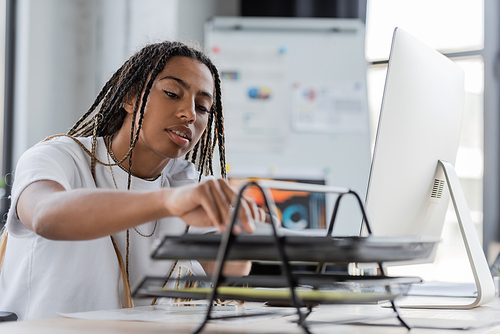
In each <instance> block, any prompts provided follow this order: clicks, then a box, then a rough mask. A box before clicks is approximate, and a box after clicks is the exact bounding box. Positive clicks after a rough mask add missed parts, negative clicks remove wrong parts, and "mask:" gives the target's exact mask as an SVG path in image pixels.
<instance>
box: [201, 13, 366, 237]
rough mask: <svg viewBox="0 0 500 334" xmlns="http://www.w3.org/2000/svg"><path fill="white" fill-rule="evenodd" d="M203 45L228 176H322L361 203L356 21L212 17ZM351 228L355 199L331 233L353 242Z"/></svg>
mask: <svg viewBox="0 0 500 334" xmlns="http://www.w3.org/2000/svg"><path fill="white" fill-rule="evenodd" d="M205 48H206V51H207V53H208V54H209V55H210V57H211V58H212V60H213V61H214V63H215V64H216V66H217V67H218V69H219V71H220V73H221V81H222V92H223V104H224V115H225V132H226V159H227V165H228V176H229V177H271V178H277V179H312V180H318V179H324V180H325V182H326V184H327V185H332V186H342V187H348V188H351V189H353V190H354V191H357V192H358V193H359V194H360V195H361V197H362V198H364V197H365V193H366V188H367V183H368V175H369V169H370V163H371V156H370V155H371V153H370V133H369V117H368V103H367V92H366V69H367V62H366V60H365V56H364V25H363V23H362V22H361V21H359V20H355V19H319V18H316V19H305V18H241V17H216V18H213V19H211V20H210V21H208V22H207V23H206V25H205ZM332 197H333V196H330V197H328V198H327V203H326V205H327V217H328V215H329V213H330V212H331V210H332V208H333V200H334V199H335V198H334V197H333V198H332ZM327 220H329V219H328V218H327ZM360 224H361V214H360V212H359V208H358V206H357V203H356V201H355V200H354V199H353V198H345V199H343V200H342V204H341V208H340V212H339V216H338V219H337V221H336V223H335V228H334V233H335V234H336V235H358V233H359V231H360Z"/></svg>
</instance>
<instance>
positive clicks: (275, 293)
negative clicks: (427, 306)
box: [134, 272, 422, 304]
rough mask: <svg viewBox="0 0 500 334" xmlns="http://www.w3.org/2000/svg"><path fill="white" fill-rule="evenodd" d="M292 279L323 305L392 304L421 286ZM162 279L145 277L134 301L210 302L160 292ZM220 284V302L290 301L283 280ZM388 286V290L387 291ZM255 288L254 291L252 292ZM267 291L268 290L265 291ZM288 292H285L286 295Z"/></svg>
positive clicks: (188, 293)
mask: <svg viewBox="0 0 500 334" xmlns="http://www.w3.org/2000/svg"><path fill="white" fill-rule="evenodd" d="M292 277H293V279H294V280H295V281H296V282H297V283H298V284H299V285H301V286H308V287H310V288H314V289H315V290H314V291H311V290H310V289H309V290H303V291H300V289H299V291H298V294H299V297H301V298H302V300H303V301H305V302H307V303H309V302H316V303H322V304H350V303H366V302H378V301H381V300H385V301H387V300H394V299H395V298H397V297H400V296H402V295H406V294H407V292H408V290H409V287H410V285H411V284H413V283H421V282H422V280H421V279H420V278H419V277H382V276H350V275H339V274H327V273H325V274H315V273H308V272H302V273H300V272H298V273H293V274H292ZM164 280H165V278H164V277H152V276H148V277H145V278H144V279H143V281H142V282H141V283H140V284H139V285H138V286H137V287H136V288H135V289H134V297H136V298H147V297H167V298H192V299H209V297H210V295H209V294H210V292H211V290H212V288H184V289H165V288H161V286H162V285H163V282H164ZM180 281H194V282H204V283H209V282H211V277H207V276H185V277H183V278H181V279H180ZM222 282H223V283H225V284H227V285H229V286H223V287H219V288H218V296H219V298H221V299H244V300H247V301H255V302H283V300H289V299H290V295H289V289H285V290H283V289H277V288H280V287H284V286H286V285H287V281H286V279H285V278H284V277H282V276H248V277H225V278H224V279H223V280H222ZM234 285H238V286H234ZM242 285H248V286H249V287H248V288H242V287H241V286H242ZM387 286H391V289H390V290H389V291H388V290H387V289H386V287H387ZM253 287H257V288H253ZM266 288H267V289H266ZM287 290H288V291H287Z"/></svg>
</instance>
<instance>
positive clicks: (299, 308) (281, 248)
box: [134, 181, 434, 334]
mask: <svg viewBox="0 0 500 334" xmlns="http://www.w3.org/2000/svg"><path fill="white" fill-rule="evenodd" d="M268 184H270V186H269V187H266V186H265V183H264V185H261V184H260V183H258V182H254V181H251V182H248V183H246V184H245V185H244V186H243V187H242V188H241V190H240V192H239V194H238V197H237V201H236V204H235V206H234V211H233V214H232V218H231V222H230V224H229V226H228V227H227V230H226V231H225V233H224V234H222V235H221V236H220V244H219V246H218V251H217V256H216V267H215V272H214V274H213V276H212V278H211V281H210V282H211V284H212V287H211V290H210V292H209V293H201V294H200V293H196V292H192V291H187V292H186V291H182V289H181V290H172V291H169V292H162V290H161V289H156V290H155V289H150V287H151V285H152V282H153V285H154V282H155V279H154V278H150V277H149V278H146V279H145V280H144V281H143V282H142V283H141V284H140V285H139V286H138V287H137V288H136V289H135V292H134V297H151V296H155V297H174V298H193V299H205V298H206V299H208V300H209V303H208V306H207V311H206V314H205V318H204V320H203V321H202V323H201V324H200V325H199V326H198V327H197V328H196V329H195V330H194V331H193V333H195V334H197V333H200V332H201V331H202V330H203V328H204V327H205V325H206V324H207V323H208V322H210V321H213V320H221V319H230V318H237V317H245V316H252V317H255V316H260V315H262V316H263V315H269V314H276V312H273V311H272V310H270V311H263V312H261V313H258V314H255V313H254V314H237V315H233V314H232V315H224V316H212V309H213V304H214V303H213V302H214V301H217V300H218V299H239V298H234V296H228V295H227V294H224V292H223V291H219V290H220V289H219V287H221V285H222V284H228V283H229V284H231V283H239V282H248V281H249V280H250V281H252V280H253V281H254V282H255V283H257V282H258V281H259V279H262V278H259V277H253V278H252V277H251V276H250V277H248V278H234V277H225V276H224V275H223V274H222V269H223V268H224V264H225V262H226V261H228V260H234V259H235V258H232V257H230V256H229V255H230V251H231V249H233V248H237V242H238V236H237V235H235V234H234V233H233V229H234V226H235V224H236V223H237V217H238V212H239V210H240V207H241V199H242V196H243V193H244V191H245V190H246V189H247V188H248V187H249V186H255V187H257V188H258V189H259V190H260V191H261V192H262V195H263V197H264V205H265V208H267V210H268V212H269V213H272V212H273V211H272V206H271V203H273V204H274V202H272V196H270V191H269V188H275V187H274V186H272V184H273V182H270V183H268ZM276 188H279V187H276ZM282 189H284V188H282ZM328 192H336V193H338V197H337V199H336V201H335V205H334V209H333V213H332V217H331V220H330V225H329V227H328V230H327V235H326V236H324V237H321V238H322V239H324V238H325V237H326V238H328V239H331V236H332V232H333V227H334V223H335V219H336V217H337V213H338V211H339V206H340V201H341V199H342V198H343V197H344V196H345V195H350V196H354V197H355V198H356V200H357V203H358V205H359V208H360V210H361V213H362V215H363V222H364V224H365V227H366V231H367V232H368V235H369V237H352V238H351V237H346V239H345V240H350V241H352V240H358V239H359V240H363V239H366V240H370V236H371V235H372V230H371V227H370V224H369V221H368V217H367V215H366V212H365V209H364V206H363V202H362V201H361V198H360V197H359V195H358V194H357V193H356V192H354V191H352V190H350V189H346V188H338V190H336V191H328ZM270 218H271V224H270V225H271V226H272V244H273V245H274V247H275V250H276V253H277V254H275V256H276V255H277V260H278V261H279V263H280V266H281V276H280V277H272V278H269V277H266V281H267V282H266V284H267V286H276V287H286V288H289V289H290V295H289V303H290V305H291V306H292V307H293V308H294V309H295V310H296V314H297V317H298V319H297V324H298V325H299V326H301V327H302V328H303V330H304V331H305V332H306V333H310V330H309V327H310V326H312V325H320V324H346V323H359V322H363V321H367V320H379V319H385V318H389V317H391V318H392V317H396V318H397V319H398V320H399V322H400V323H401V325H402V326H404V327H405V328H407V329H408V330H410V328H411V327H410V326H409V325H408V324H407V323H406V321H405V320H404V319H403V318H402V317H401V315H400V314H399V312H398V308H397V307H396V305H395V303H394V299H396V298H397V297H398V296H399V295H400V294H398V293H394V292H393V291H392V290H393V286H392V285H393V284H392V283H396V284H400V283H402V284H411V283H415V282H420V279H419V278H395V277H389V276H387V275H386V273H385V270H384V267H383V266H382V262H385V261H389V260H391V259H387V260H384V261H375V262H377V265H378V270H379V275H374V276H351V275H331V274H325V273H321V271H322V270H321V268H322V267H323V266H324V264H325V263H324V262H321V261H320V262H318V264H317V271H316V273H315V274H300V273H299V274H298V273H293V272H292V269H291V265H290V260H289V256H287V252H286V251H285V250H286V246H287V245H286V237H284V236H282V235H280V234H279V233H278V230H277V227H276V226H278V223H277V222H276V219H277V218H276V217H275V216H274V215H273V214H270ZM193 237H194V238H196V237H195V236H193ZM199 237H200V236H198V238H199ZM305 238H307V237H305ZM356 238H358V239H356ZM372 238H373V237H372ZM340 239H341V238H340ZM433 245H434V244H433V243H431V247H424V250H425V252H423V253H418V254H417V256H419V257H425V256H426V255H427V254H428V253H429V252H430V251H431V250H432V247H433ZM160 247H161V246H160ZM417 248H418V247H417ZM205 253H206V252H205ZM250 253H251V252H250ZM163 256H168V255H165V254H164V255H163ZM205 256H206V254H205ZM154 257H155V255H154V254H153V258H154ZM200 257H203V255H202V254H201V252H200ZM292 257H293V256H292ZM158 258H166V257H162V256H159V257H158ZM176 258H178V257H176ZM191 259H192V257H191ZM197 259H200V258H197ZM239 259H240V260H243V258H239ZM245 259H246V258H245ZM292 260H293V259H292ZM350 262H358V261H356V259H353V260H352V261H350ZM365 262H370V261H365ZM371 262H374V261H371ZM325 279H326V280H328V281H330V282H331V281H334V282H345V281H347V282H366V281H374V282H376V284H378V285H381V286H383V287H385V291H386V293H387V294H386V297H384V298H380V297H378V301H381V300H384V301H389V302H390V304H391V307H392V309H393V312H392V313H391V314H388V315H383V316H374V317H369V318H367V317H365V318H362V319H349V320H336V321H308V320H306V319H307V317H308V315H309V314H310V313H311V312H312V307H313V304H312V303H311V302H310V301H309V302H308V301H306V302H305V301H304V300H303V299H302V298H301V297H300V291H299V293H298V292H297V287H299V285H300V284H304V283H306V284H311V285H315V284H316V283H315V282H321V281H322V280H323V281H324V280H325ZM189 280H200V281H202V280H204V279H203V278H202V277H190V278H189ZM206 280H208V278H205V281H206ZM156 281H157V282H158V281H160V278H157V279H156ZM318 284H320V283H318ZM241 300H247V301H251V300H252V298H248V296H246V297H245V296H243V297H242V298H241ZM255 301H262V300H260V299H258V298H257V299H256V300H255ZM319 302H320V303H321V301H319ZM326 303H328V302H326ZM333 303H342V301H335V302H333ZM346 303H349V301H346Z"/></svg>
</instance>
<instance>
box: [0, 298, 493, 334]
mask: <svg viewBox="0 0 500 334" xmlns="http://www.w3.org/2000/svg"><path fill="white" fill-rule="evenodd" d="M391 311H392V310H390V309H386V308H382V307H380V306H378V305H329V306H321V307H319V308H317V309H315V311H314V312H313V313H312V314H311V315H310V316H309V317H308V320H332V319H345V318H347V317H355V316H358V317H359V316H367V315H376V314H384V313H387V312H391ZM401 314H402V316H403V317H404V318H405V320H407V321H408V322H409V323H410V324H411V323H412V322H418V323H419V324H428V325H432V324H435V323H438V322H441V323H443V322H444V323H445V324H446V325H447V326H459V325H464V324H466V323H469V324H475V325H478V324H482V323H492V322H495V321H497V322H498V321H500V298H498V297H496V298H495V299H494V300H493V301H492V302H491V303H489V304H487V305H485V306H481V307H478V308H475V309H472V310H410V309H406V310H401ZM291 319H294V317H293V316H289V317H284V318H277V319H272V320H265V321H259V322H254V323H251V324H245V325H241V324H239V325H227V324H214V323H210V324H208V325H207V326H206V327H205V329H204V330H203V331H202V333H206V334H209V333H304V332H303V330H302V329H301V328H300V327H298V326H297V325H296V324H294V323H290V320H291ZM196 325H197V324H195V323H151V322H137V321H105V320H99V321H93V320H79V319H70V318H53V319H44V320H34V321H25V322H6V323H0V333H2V334H14V333H15V334H58V333H61V334H62V333H64V334H79V333H93V334H118V333H120V334H121V333H145V334H149V333H155V334H156V333H191V331H192V330H193V329H194V328H195V327H196ZM311 331H312V332H313V333H315V334H316V333H318V334H319V333H329V334H330V333H346V334H354V333H367V334H370V333H373V334H393V333H394V334H402V333H408V331H407V330H406V329H405V328H404V327H399V326H398V327H389V326H383V327H381V326H359V325H357V326H356V325H317V326H313V327H311ZM411 333H412V334H415V333H417V334H418V333H427V334H430V333H443V334H444V333H447V334H456V333H462V334H469V333H474V334H479V333H481V334H483V333H500V325H499V326H496V327H491V326H490V327H486V328H478V329H474V330H468V331H460V330H436V329H419V328H415V329H412V331H411Z"/></svg>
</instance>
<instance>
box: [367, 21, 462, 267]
mask: <svg viewBox="0 0 500 334" xmlns="http://www.w3.org/2000/svg"><path fill="white" fill-rule="evenodd" d="M464 97H465V88H464V74H463V71H462V69H461V68H459V67H458V65H456V64H455V63H454V62H453V61H451V60H450V59H448V58H447V57H445V56H444V55H442V54H440V53H439V52H437V51H436V50H434V49H432V48H430V47H428V46H426V45H425V44H423V43H422V42H420V41H418V40H417V39H415V38H414V37H413V36H411V35H410V34H408V33H407V32H405V31H404V30H401V29H400V28H396V30H395V32H394V37H393V42H392V47H391V54H390V58H389V65H388V70H387V76H386V83H385V89H384V96H383V100H382V107H381V112H380V118H379V124H378V129H377V137H376V142H375V148H374V153H373V159H372V166H371V171H370V179H369V184H368V191H367V197H366V209H367V213H368V219H369V222H370V225H371V227H372V231H373V234H374V235H376V236H402V235H409V236H426V237H427V236H430V237H440V236H441V232H442V228H443V224H444V218H445V214H446V210H447V207H448V204H449V194H448V189H447V185H446V180H445V177H444V174H443V173H442V171H441V170H440V167H438V160H445V161H448V162H450V163H452V164H454V163H455V158H456V154H457V150H458V145H459V138H460V130H461V123H462V111H463V103H464ZM431 261H433V256H432V258H429V259H426V260H425V261H422V262H431Z"/></svg>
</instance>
